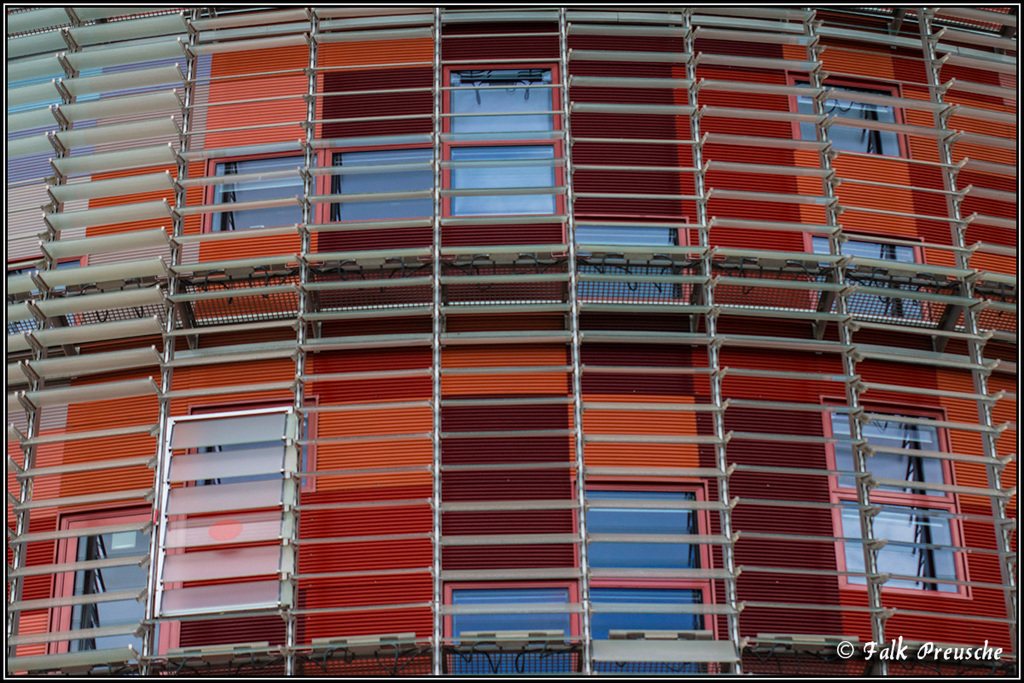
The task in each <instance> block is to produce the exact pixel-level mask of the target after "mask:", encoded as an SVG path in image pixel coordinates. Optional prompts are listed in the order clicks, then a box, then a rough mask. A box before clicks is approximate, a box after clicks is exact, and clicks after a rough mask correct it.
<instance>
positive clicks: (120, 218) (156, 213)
mask: <svg viewBox="0 0 1024 683" xmlns="http://www.w3.org/2000/svg"><path fill="white" fill-rule="evenodd" d="M157 218H166V219H167V220H168V221H170V220H171V207H170V206H169V205H168V203H167V200H166V199H161V200H159V201H152V202H139V203H136V204H122V205H120V206H110V207H104V208H101V209H87V210H85V211H73V212H70V213H49V214H45V219H46V222H47V223H49V224H50V225H51V226H52V227H53V229H54V230H69V229H71V228H86V227H90V226H93V225H106V224H109V223H125V222H127V221H141V220H149V219H157Z"/></svg>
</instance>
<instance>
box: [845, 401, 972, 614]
mask: <svg viewBox="0 0 1024 683" xmlns="http://www.w3.org/2000/svg"><path fill="white" fill-rule="evenodd" d="M869 409H870V408H869ZM930 419H934V416H932V415H924V414H922V413H920V412H917V411H905V412H901V413H891V415H889V416H887V417H885V418H876V419H873V420H871V421H869V422H867V423H866V424H864V425H863V427H862V436H863V437H864V439H865V440H866V441H867V444H868V448H869V453H870V455H868V456H867V457H865V458H864V467H865V471H866V475H865V476H867V477H869V479H870V480H871V482H872V488H871V491H870V500H871V504H872V505H875V506H878V507H879V511H878V512H877V514H875V515H873V516H872V517H871V520H872V522H871V523H872V532H873V535H874V538H876V539H880V540H885V545H884V546H882V547H881V549H879V550H878V551H877V564H878V571H879V572H880V573H882V574H890V575H892V577H891V578H890V579H889V580H888V581H886V582H885V583H884V584H883V585H882V588H883V590H892V589H910V590H915V591H921V590H925V591H935V592H938V593H947V594H953V595H966V589H965V588H964V587H962V586H959V585H957V584H956V583H949V582H951V581H957V580H960V579H962V578H963V576H964V571H963V567H962V566H961V563H962V558H961V557H960V556H959V553H958V552H957V551H956V550H955V547H956V546H958V545H959V539H960V530H959V525H958V521H957V518H956V510H957V506H956V499H955V496H954V494H952V493H948V492H945V491H942V490H939V489H936V488H935V486H934V485H939V486H944V485H947V484H952V483H953V480H952V479H953V478H952V468H951V467H950V465H949V462H948V461H946V460H943V459H941V458H939V457H935V455H937V454H941V453H942V452H946V451H948V447H947V446H946V438H945V435H944V434H943V432H942V430H941V429H940V428H938V427H936V426H933V425H930V424H927V423H926V422H927V421H928V420H930ZM826 420H827V422H826V426H827V428H828V435H829V436H831V437H835V438H836V443H834V444H833V445H832V446H831V448H830V455H831V458H832V462H831V463H830V464H829V467H830V469H833V470H836V471H838V472H839V473H840V474H838V475H837V476H835V477H830V482H831V485H832V492H833V500H834V501H836V502H838V503H840V509H839V510H838V511H837V512H836V516H835V524H836V527H837V532H840V533H837V536H842V537H843V538H845V539H847V540H846V541H845V542H844V543H842V546H841V548H840V549H838V550H837V556H838V560H839V562H840V566H841V568H842V567H845V570H846V571H847V572H850V575H847V576H846V577H845V578H844V579H843V580H841V585H847V586H864V585H866V583H867V581H866V578H865V576H864V572H865V564H864V548H863V543H862V540H861V539H862V538H863V537H862V531H861V522H860V513H859V509H858V505H857V489H856V478H855V477H856V472H857V467H856V463H855V459H854V452H853V447H852V445H851V442H850V427H849V418H848V416H847V415H846V414H845V413H830V414H827V416H826ZM922 423H924V424H922ZM943 581H946V582H945V583H943Z"/></svg>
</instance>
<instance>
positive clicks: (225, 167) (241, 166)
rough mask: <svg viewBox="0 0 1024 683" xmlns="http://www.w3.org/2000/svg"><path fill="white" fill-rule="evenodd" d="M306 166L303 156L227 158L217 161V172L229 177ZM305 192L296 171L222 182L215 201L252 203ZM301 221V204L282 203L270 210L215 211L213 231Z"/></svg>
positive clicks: (217, 186)
mask: <svg viewBox="0 0 1024 683" xmlns="http://www.w3.org/2000/svg"><path fill="white" fill-rule="evenodd" d="M304 165H305V160H304V159H303V158H302V157H282V158H278V159H249V160H246V161H228V162H225V163H223V164H217V166H216V171H215V173H216V175H218V176H230V175H243V174H247V173H269V172H271V171H283V170H287V169H294V168H301V167H302V166H304ZM302 193H303V186H302V178H301V177H299V176H298V175H297V174H296V175H294V176H289V177H287V178H271V179H268V180H251V181H247V182H241V183H223V184H220V185H215V186H214V196H213V201H214V203H215V204H228V203H234V202H251V201H257V200H261V199H283V198H285V197H294V196H297V195H301V194H302ZM301 222H302V207H301V206H299V205H295V206H282V207H277V208H269V209H248V210H245V211H223V212H221V213H215V214H213V230H214V231H222V230H246V229H248V228H263V227H271V226H279V225H293V224H296V223H301Z"/></svg>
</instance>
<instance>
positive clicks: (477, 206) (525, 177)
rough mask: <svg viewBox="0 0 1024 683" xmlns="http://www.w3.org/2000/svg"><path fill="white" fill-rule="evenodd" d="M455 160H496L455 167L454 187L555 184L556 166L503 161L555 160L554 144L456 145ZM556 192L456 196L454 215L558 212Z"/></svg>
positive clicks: (452, 210)
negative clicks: (481, 164) (521, 164)
mask: <svg viewBox="0 0 1024 683" xmlns="http://www.w3.org/2000/svg"><path fill="white" fill-rule="evenodd" d="M451 152H452V161H454V162H459V161H493V162H495V163H494V165H493V166H492V165H485V166H474V167H471V168H454V169H452V172H451V186H452V188H453V189H486V188H513V187H554V185H555V169H554V167H553V166H516V165H507V164H502V163H501V162H503V161H516V160H543V159H554V156H555V150H554V148H553V147H551V146H550V145H525V146H502V147H454V148H452V151H451ZM555 208H556V203H555V195H554V194H507V195H481V196H472V197H452V200H451V213H452V215H453V216H509V215H527V214H548V213H555Z"/></svg>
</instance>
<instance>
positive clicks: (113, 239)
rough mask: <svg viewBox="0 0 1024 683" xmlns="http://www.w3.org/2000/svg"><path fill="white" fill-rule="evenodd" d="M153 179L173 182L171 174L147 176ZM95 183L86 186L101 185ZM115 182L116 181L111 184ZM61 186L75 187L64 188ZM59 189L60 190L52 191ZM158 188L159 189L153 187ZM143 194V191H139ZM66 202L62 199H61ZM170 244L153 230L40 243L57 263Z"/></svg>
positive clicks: (158, 181)
mask: <svg viewBox="0 0 1024 683" xmlns="http://www.w3.org/2000/svg"><path fill="white" fill-rule="evenodd" d="M147 177H149V178H152V179H153V184H154V185H156V184H162V183H163V181H164V180H166V181H168V182H170V174H166V173H156V174H153V175H152V176H147ZM101 182H108V181H100V182H96V183H83V185H86V186H88V185H90V184H91V185H99V184H101ZM109 182H115V181H109ZM61 187H75V186H74V185H71V186H66V185H65V186H61ZM53 189H57V188H53ZM153 189H157V188H153ZM140 191H141V190H140ZM60 201H63V200H60ZM169 245H170V240H169V238H168V236H167V232H166V231H164V230H162V229H160V228H156V229H154V230H137V231H134V232H119V233H115V234H113V235H101V236H98V237H86V238H85V239H75V240H55V241H52V242H41V243H40V247H41V248H42V250H43V252H44V253H45V254H47V255H48V256H50V257H51V258H52V259H54V260H60V259H65V258H70V257H72V256H86V255H88V254H109V253H113V252H118V251H134V250H136V249H150V248H156V247H166V246H169Z"/></svg>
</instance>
